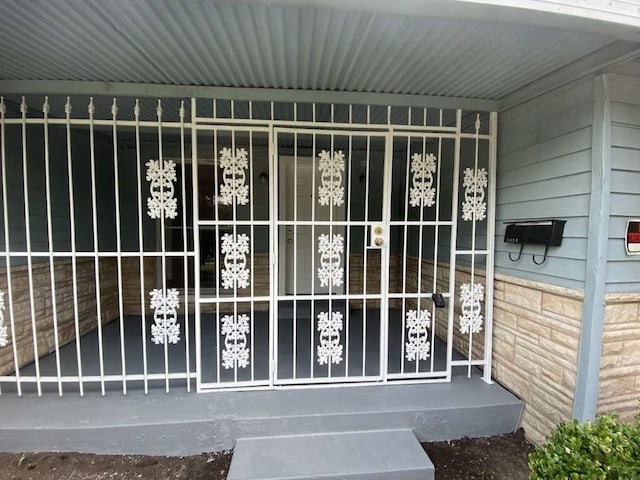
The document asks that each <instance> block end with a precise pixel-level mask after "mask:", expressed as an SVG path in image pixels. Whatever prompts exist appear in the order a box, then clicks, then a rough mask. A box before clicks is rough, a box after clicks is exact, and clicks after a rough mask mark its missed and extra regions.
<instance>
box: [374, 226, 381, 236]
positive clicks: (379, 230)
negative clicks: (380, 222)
mask: <svg viewBox="0 0 640 480" xmlns="http://www.w3.org/2000/svg"><path fill="white" fill-rule="evenodd" d="M373 233H375V234H376V235H382V227H376V228H375V229H374V230H373Z"/></svg>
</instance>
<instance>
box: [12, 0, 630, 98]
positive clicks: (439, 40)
mask: <svg viewBox="0 0 640 480" xmlns="http://www.w3.org/2000/svg"><path fill="white" fill-rule="evenodd" d="M0 15H2V17H3V18H4V19H5V28H4V29H3V31H2V32H1V33H0V41H1V42H2V44H3V47H4V48H3V54H2V55H0V72H1V73H0V80H2V81H3V83H0V91H1V92H2V93H17V92H18V91H20V93H27V94H28V93H45V91H46V90H47V87H49V90H48V91H46V93H61V94H72V93H78V94H94V95H99V94H114V95H132V96H137V95H140V96H180V97H188V96H200V97H212V96H216V97H218V98H240V97H242V98H244V99H260V98H264V97H265V96H269V99H270V100H278V99H279V98H281V99H282V100H283V101H298V100H299V101H316V102H319V101H323V100H322V98H328V95H329V92H336V95H338V96H341V97H344V98H345V102H346V101H347V100H348V103H358V102H362V103H369V104H371V103H373V102H372V101H371V99H369V98H367V99H363V98H362V97H360V96H361V95H366V94H384V95H392V96H397V95H409V96H413V97H414V98H410V99H402V98H400V97H394V98H393V99H392V100H393V101H391V99H390V98H386V99H385V100H382V101H381V103H387V104H389V103H393V104H405V103H411V104H412V105H418V103H416V101H415V100H416V99H415V97H426V98H427V102H428V103H429V105H434V102H433V100H434V99H435V100H436V102H435V106H441V107H443V108H452V107H456V106H463V108H467V107H469V105H471V107H470V108H474V109H475V108H478V109H483V110H499V108H495V107H496V105H502V106H503V107H505V108H508V107H509V106H511V105H512V104H514V102H515V103H517V102H518V101H522V99H523V98H528V97H530V96H531V95H537V94H540V93H541V92H540V88H533V87H531V86H532V85H536V86H539V85H542V87H543V89H544V88H554V87H557V86H559V85H562V84H564V83H567V82H570V81H572V80H575V79H576V78H579V77H580V76H584V75H589V74H592V73H593V72H596V71H599V70H601V69H604V68H608V67H610V66H612V65H615V64H617V63H620V62H625V61H628V60H633V59H635V58H637V57H638V56H639V55H640V43H638V42H639V41H640V35H639V32H640V16H639V15H638V14H637V12H635V11H634V10H633V9H632V8H631V7H629V6H628V4H627V3H626V2H613V3H612V2H597V1H591V2H577V1H569V0H564V1H555V2H551V1H544V2H539V1H535V2H534V1H522V2H514V1H504V0H502V1H475V0H447V1H442V0H436V1H432V2H420V1H416V0H399V1H397V2H393V4H392V5H391V4H388V2H384V1H382V0H374V1H365V0H354V1H351V2H348V3H347V4H344V2H337V1H335V0H312V1H304V0H280V1H260V0H255V1H245V2H222V1H208V2H193V1H191V0H177V1H161V2H153V1H150V0H143V1H139V2H134V3H131V2H123V1H113V2H78V1H75V0H65V1H63V2H55V3H51V2H45V1H42V0H36V1H32V2H19V3H13V2H3V3H2V4H0ZM41 82H46V83H41ZM66 82H70V83H68V84H67V83H66ZM76 82H80V83H76ZM221 88H222V89H223V90H220V89H221ZM51 89H53V90H51ZM459 99H470V100H471V101H472V102H474V103H472V104H470V103H469V102H468V101H467V102H461V101H460V100H459ZM329 101H336V98H331V100H329ZM488 102H501V103H493V104H490V103H488ZM376 103H377V102H376Z"/></svg>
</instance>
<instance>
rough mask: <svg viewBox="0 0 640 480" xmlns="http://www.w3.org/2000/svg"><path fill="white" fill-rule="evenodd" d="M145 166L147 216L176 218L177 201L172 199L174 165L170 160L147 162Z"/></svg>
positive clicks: (174, 178)
mask: <svg viewBox="0 0 640 480" xmlns="http://www.w3.org/2000/svg"><path fill="white" fill-rule="evenodd" d="M145 165H146V166H147V182H151V184H150V185H149V192H150V193H151V196H150V197H147V208H148V210H147V215H149V216H150V217H151V218H161V217H162V216H163V215H164V218H176V217H177V216H178V201H177V200H176V199H175V198H174V197H173V195H174V191H175V188H174V185H173V183H174V182H175V181H176V164H175V163H174V162H172V161H171V160H168V161H166V162H165V161H164V160H153V159H151V160H149V161H148V162H147V163H146V164H145Z"/></svg>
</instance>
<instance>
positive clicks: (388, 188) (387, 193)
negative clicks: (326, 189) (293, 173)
mask: <svg viewBox="0 0 640 480" xmlns="http://www.w3.org/2000/svg"><path fill="white" fill-rule="evenodd" d="M393 138H394V133H393V130H389V132H388V133H387V135H386V137H385V152H384V174H383V192H382V224H383V228H384V231H385V232H386V234H387V238H388V239H389V241H390V239H391V232H390V229H391V195H392V192H393ZM367 202H368V199H367ZM366 236H367V235H366V232H365V238H366ZM380 254H381V260H380V261H381V263H382V265H380V268H381V275H382V281H381V284H380V293H381V294H382V295H381V298H380V321H381V322H382V325H381V327H382V335H380V337H381V338H380V357H381V358H380V375H381V376H382V379H383V380H384V381H387V375H388V374H389V293H390V286H389V275H390V267H391V262H390V256H391V245H389V244H387V245H386V246H385V247H384V250H383V251H382V252H381V253H380Z"/></svg>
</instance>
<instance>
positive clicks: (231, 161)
mask: <svg viewBox="0 0 640 480" xmlns="http://www.w3.org/2000/svg"><path fill="white" fill-rule="evenodd" d="M220 167H222V169H223V172H222V181H223V184H222V185H220V196H219V199H220V203H222V204H223V205H232V204H233V203H234V202H235V203H236V205H246V204H248V203H249V186H248V185H247V175H246V173H245V170H247V169H248V168H249V160H248V159H247V151H246V150H245V149H244V148H236V154H235V155H234V154H233V150H231V149H230V148H223V149H222V150H220Z"/></svg>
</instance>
